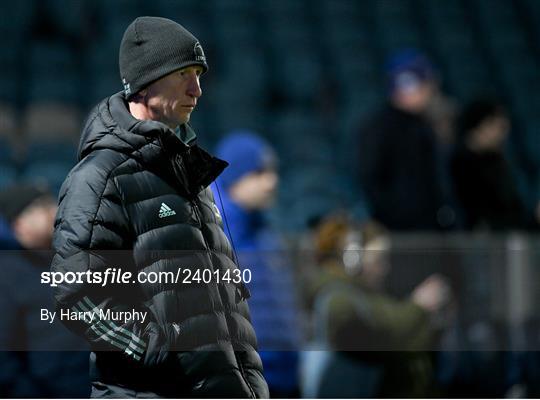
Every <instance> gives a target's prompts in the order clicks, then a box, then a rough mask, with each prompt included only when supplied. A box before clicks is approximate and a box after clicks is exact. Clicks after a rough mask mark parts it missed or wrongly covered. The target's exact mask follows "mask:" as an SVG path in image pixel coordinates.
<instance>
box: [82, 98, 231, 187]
mask: <svg viewBox="0 0 540 400" xmlns="http://www.w3.org/2000/svg"><path fill="white" fill-rule="evenodd" d="M180 129H183V130H185V131H186V132H183V133H184V134H185V137H194V136H196V135H195V133H194V131H193V129H192V128H191V126H189V125H188V124H185V125H184V126H182V127H181V128H180ZM104 148H106V149H113V150H116V151H119V152H122V153H125V154H128V155H129V156H130V157H131V158H134V159H136V160H137V161H139V162H140V163H141V164H143V165H145V167H146V168H148V169H149V170H152V171H153V172H154V173H155V174H157V175H159V176H162V177H163V178H164V179H166V180H167V181H168V182H169V183H170V184H171V185H173V186H174V187H176V189H177V190H178V191H179V192H180V193H181V194H182V195H184V196H186V197H194V196H196V195H197V194H198V193H199V192H201V191H202V190H203V189H205V188H206V187H207V186H208V185H209V184H210V183H211V182H213V181H214V180H215V179H216V178H217V177H218V176H219V174H221V172H222V171H223V170H224V169H225V168H226V167H227V165H228V163H227V162H225V161H223V160H220V159H218V158H216V157H214V156H212V155H210V154H209V153H207V152H206V151H205V150H203V149H202V148H200V147H199V146H198V145H197V144H196V140H192V141H190V142H188V143H187V144H186V143H184V142H182V140H180V139H179V137H178V136H177V135H176V134H175V132H174V131H173V130H172V129H170V128H169V127H168V126H167V125H165V124H163V123H161V122H157V121H141V120H138V119H136V118H135V117H133V115H131V113H130V112H129V109H128V104H127V101H126V99H125V97H124V96H123V93H122V92H119V93H117V94H115V95H113V96H111V97H110V98H108V99H106V100H104V101H102V102H101V103H100V104H99V105H98V106H97V107H96V108H95V109H94V111H93V112H92V113H91V114H90V117H89V119H88V122H87V123H86V124H85V128H84V130H83V135H82V138H81V144H80V146H79V149H80V150H79V152H80V158H83V157H84V156H86V155H88V154H90V153H91V152H92V151H94V150H97V149H104Z"/></svg>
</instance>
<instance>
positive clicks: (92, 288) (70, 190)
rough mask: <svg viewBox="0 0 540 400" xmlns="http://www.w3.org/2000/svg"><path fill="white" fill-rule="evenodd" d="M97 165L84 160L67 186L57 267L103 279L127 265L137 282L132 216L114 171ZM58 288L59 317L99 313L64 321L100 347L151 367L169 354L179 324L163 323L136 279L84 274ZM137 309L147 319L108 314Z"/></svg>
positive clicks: (59, 217)
mask: <svg viewBox="0 0 540 400" xmlns="http://www.w3.org/2000/svg"><path fill="white" fill-rule="evenodd" d="M94 164H96V162H94V163H87V164H86V165H85V162H83V163H82V165H79V166H78V167H76V169H74V170H73V171H72V172H71V173H70V175H69V176H68V178H67V179H66V182H64V185H63V187H62V189H61V192H60V204H59V209H58V213H57V217H56V221H55V233H54V241H53V247H54V251H55V255H54V258H53V261H52V266H51V271H52V272H53V273H55V272H56V273H62V274H64V275H65V274H67V273H71V274H69V275H71V276H72V277H73V275H74V274H73V273H75V274H77V273H86V271H91V273H93V274H94V273H96V274H101V275H102V277H103V276H104V272H105V271H106V270H107V268H116V269H117V270H118V269H119V268H121V269H122V271H130V272H131V273H132V277H131V279H130V281H131V280H134V279H136V271H135V270H134V268H133V267H132V266H133V261H132V258H133V257H132V244H133V243H132V242H133V240H132V234H131V232H130V224H129V220H128V218H127V214H126V213H125V210H124V207H123V205H122V200H121V196H120V194H119V191H118V188H117V187H116V185H115V183H114V181H113V179H111V178H110V176H109V175H110V174H109V173H107V172H104V169H103V168H99V164H98V166H97V167H96V165H94ZM109 281H110V278H109ZM69 282H72V280H70V281H69ZM102 283H103V282H102ZM54 289H55V300H56V309H57V315H60V313H61V312H63V313H68V312H76V313H85V312H86V313H87V314H78V315H88V316H90V315H91V314H90V312H93V313H95V314H94V318H93V319H90V318H79V319H75V320H71V319H69V320H68V319H66V318H63V319H62V322H63V323H64V324H66V326H67V327H68V328H69V329H71V330H72V331H74V332H75V333H77V334H79V335H81V336H84V337H85V338H86V340H87V341H89V343H90V344H91V346H92V348H93V349H94V350H100V351H121V352H123V353H124V355H125V356H126V357H128V358H130V359H132V360H135V361H136V362H141V363H144V364H146V365H155V364H158V363H161V362H163V361H165V359H166V358H167V355H168V350H170V347H171V344H172V343H174V338H173V336H174V334H175V332H174V328H173V327H172V326H168V325H167V326H164V325H160V324H159V323H158V321H157V320H156V318H155V316H154V315H153V313H152V311H151V309H150V308H149V307H146V306H145V305H144V303H143V301H142V300H143V297H142V293H141V292H140V289H139V287H138V285H137V284H136V283H132V284H129V283H128V284H110V283H108V284H106V285H103V284H101V283H100V284H97V283H89V282H88V279H87V275H86V276H84V275H83V276H82V279H80V280H77V281H75V282H74V283H62V284H59V285H58V286H56V287H55V288H54ZM131 310H135V311H138V312H141V313H146V319H145V320H144V322H143V321H142V320H141V319H139V320H136V319H132V320H129V321H127V322H126V321H124V320H112V319H111V318H107V312H109V311H110V312H117V311H131ZM103 317H105V318H103Z"/></svg>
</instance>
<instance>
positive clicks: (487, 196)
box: [451, 99, 536, 230]
mask: <svg viewBox="0 0 540 400" xmlns="http://www.w3.org/2000/svg"><path fill="white" fill-rule="evenodd" d="M510 128H511V125H510V118H509V116H508V113H507V111H506V109H505V107H504V106H503V105H502V104H501V103H500V102H498V101H494V100H489V99H479V100H476V101H473V102H471V103H470V104H469V105H468V106H467V107H466V108H465V109H464V110H463V113H462V114H461V116H460V135H459V140H458V142H457V144H456V148H455V151H454V153H453V155H452V159H451V172H452V177H453V181H454V185H455V190H456V194H457V196H458V199H459V201H460V203H461V206H462V208H463V211H464V215H465V228H467V229H482V228H484V229H490V230H509V229H528V228H533V227H534V226H535V225H536V222H535V221H534V213H533V212H532V211H528V210H527V208H526V206H525V202H524V199H523V198H522V197H521V195H520V193H519V191H518V187H517V185H516V179H515V177H514V176H513V174H512V170H511V168H510V164H509V161H508V158H507V156H506V155H505V151H504V148H505V143H506V139H507V137H508V134H509V132H510Z"/></svg>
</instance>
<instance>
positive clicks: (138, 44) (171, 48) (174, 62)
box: [119, 17, 208, 98]
mask: <svg viewBox="0 0 540 400" xmlns="http://www.w3.org/2000/svg"><path fill="white" fill-rule="evenodd" d="M192 65H200V66H201V67H203V70H204V71H203V72H206V71H207V70H208V65H207V64H206V56H205V55H204V51H203V49H202V46H201V45H200V43H199V41H198V40H197V38H196V37H195V36H193V35H192V34H191V33H190V32H189V31H188V30H187V29H185V28H184V27H183V26H182V25H180V24H177V23H176V22H174V21H171V20H170V19H167V18H160V17H139V18H136V19H135V20H134V21H133V22H132V23H131V24H130V25H129V26H128V27H127V29H126V31H125V32H124V37H123V38H122V42H121V44H120V53H119V66H120V77H121V78H122V84H123V85H124V93H125V95H126V98H129V97H131V96H132V95H134V94H136V93H137V92H139V91H140V90H142V89H144V88H145V87H146V86H148V85H149V84H150V83H152V82H154V81H156V80H158V79H160V78H162V77H163V76H165V75H168V74H170V73H171V72H174V71H176V70H178V69H181V68H185V67H189V66H192Z"/></svg>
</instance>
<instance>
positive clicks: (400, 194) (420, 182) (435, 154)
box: [358, 49, 455, 231]
mask: <svg viewBox="0 0 540 400" xmlns="http://www.w3.org/2000/svg"><path fill="white" fill-rule="evenodd" d="M386 74H387V78H388V85H389V92H388V101H387V103H386V104H385V105H384V107H383V108H382V109H381V110H380V111H379V112H377V113H376V114H375V115H373V116H372V117H371V118H369V120H368V121H367V122H366V123H365V124H364V125H363V127H362V128H361V130H360V137H359V154H358V160H359V161H358V168H359V171H358V173H359V178H360V184H361V187H362V189H363V191H364V193H365V196H366V200H367V202H368V207H369V209H370V210H371V214H372V217H373V218H374V219H375V220H376V221H378V222H379V223H381V224H382V225H384V226H385V227H386V228H388V229H390V230H396V231H406V230H409V231H410V230H439V229H442V228H448V227H450V226H451V225H452V224H453V223H454V222H455V215H454V212H453V210H452V209H451V208H450V207H449V206H448V205H446V200H445V191H444V184H443V182H444V179H445V178H444V171H442V170H441V165H443V163H441V161H440V160H439V157H440V153H439V148H438V143H437V138H436V134H435V132H434V128H433V127H432V126H431V124H430V122H429V120H428V118H426V113H427V112H428V107H429V106H430V104H431V103H432V102H433V99H434V96H435V94H436V93H437V90H438V89H437V84H438V82H437V79H436V73H435V69H434V67H433V65H432V63H431V62H430V60H429V59H428V58H427V57H426V56H425V55H423V54H422V53H420V52H418V51H417V50H413V49H408V50H403V51H399V52H397V53H396V54H394V55H392V56H391V57H390V58H389V60H388V61H387V66H386Z"/></svg>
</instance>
